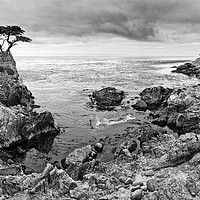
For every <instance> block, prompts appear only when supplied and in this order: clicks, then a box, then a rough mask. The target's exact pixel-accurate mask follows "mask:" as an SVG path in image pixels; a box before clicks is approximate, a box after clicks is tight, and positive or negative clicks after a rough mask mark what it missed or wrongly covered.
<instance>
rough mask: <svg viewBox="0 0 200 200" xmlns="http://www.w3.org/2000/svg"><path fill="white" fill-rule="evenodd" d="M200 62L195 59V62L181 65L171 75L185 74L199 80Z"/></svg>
mask: <svg viewBox="0 0 200 200" xmlns="http://www.w3.org/2000/svg"><path fill="white" fill-rule="evenodd" d="M199 64H200V62H199V58H197V59H196V60H195V61H193V62H187V63H185V64H183V65H180V66H178V67H176V69H175V70H173V71H172V72H173V73H181V74H185V75H188V76H194V77H197V78H199V77H200V66H199Z"/></svg>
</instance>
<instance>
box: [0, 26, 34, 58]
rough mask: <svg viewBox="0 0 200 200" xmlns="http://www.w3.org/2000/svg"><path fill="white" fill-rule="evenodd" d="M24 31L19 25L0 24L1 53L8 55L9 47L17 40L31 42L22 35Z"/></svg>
mask: <svg viewBox="0 0 200 200" xmlns="http://www.w3.org/2000/svg"><path fill="white" fill-rule="evenodd" d="M24 33H25V31H24V30H23V29H21V28H20V27H19V26H0V50H1V52H2V54H3V55H8V52H9V51H10V49H11V48H12V47H13V46H14V45H16V44H17V43H18V42H31V41H32V40H31V39H30V38H28V37H26V36H24Z"/></svg>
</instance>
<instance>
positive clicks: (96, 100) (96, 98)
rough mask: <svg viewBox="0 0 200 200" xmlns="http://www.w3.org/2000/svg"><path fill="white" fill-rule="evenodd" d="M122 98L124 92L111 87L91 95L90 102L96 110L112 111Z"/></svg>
mask: <svg viewBox="0 0 200 200" xmlns="http://www.w3.org/2000/svg"><path fill="white" fill-rule="evenodd" d="M123 98H124V91H122V90H117V89H115V88H113V87H107V88H103V89H101V90H99V91H94V92H93V93H92V97H91V102H92V104H93V105H95V106H96V108H97V109H98V110H113V109H114V108H115V106H119V105H120V104H121V102H122V100H123Z"/></svg>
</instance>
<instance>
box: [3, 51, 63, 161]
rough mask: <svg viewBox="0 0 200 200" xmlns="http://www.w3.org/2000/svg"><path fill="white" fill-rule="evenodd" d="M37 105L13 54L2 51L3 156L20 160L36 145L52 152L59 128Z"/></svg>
mask: <svg viewBox="0 0 200 200" xmlns="http://www.w3.org/2000/svg"><path fill="white" fill-rule="evenodd" d="M34 107H36V105H35V103H34V97H33V95H32V93H31V92H30V91H29V90H28V89H27V87H26V86H25V85H24V84H23V83H22V81H21V80H20V78H19V74H18V72H17V68H16V63H15V61H14V59H13V57H12V55H11V53H10V52H9V54H8V55H7V56H6V55H2V54H0V155H1V159H8V158H12V159H17V158H18V156H19V155H20V154H24V153H25V152H26V150H27V149H30V148H32V147H34V148H36V149H38V150H39V151H42V152H48V151H50V149H51V145H52V142H53V139H54V138H55V136H56V135H57V134H58V133H59V130H58V128H56V127H55V125H54V120H53V117H52V115H51V113H49V112H43V113H36V112H34V111H33V108H34Z"/></svg>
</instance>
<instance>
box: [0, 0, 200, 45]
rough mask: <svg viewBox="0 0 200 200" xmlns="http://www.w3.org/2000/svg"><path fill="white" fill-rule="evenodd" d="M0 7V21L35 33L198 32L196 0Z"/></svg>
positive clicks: (66, 1) (149, 35)
mask: <svg viewBox="0 0 200 200" xmlns="http://www.w3.org/2000/svg"><path fill="white" fill-rule="evenodd" d="M0 7H1V13H0V18H1V23H2V24H17V25H20V26H22V27H23V28H24V29H25V30H27V31H28V32H29V33H31V34H32V35H34V36H35V37H36V36H37V37H61V38H62V37H69V36H78V37H79V36H104V37H106V36H120V37H124V38H128V39H133V40H139V41H149V40H162V39H163V37H164V34H163V33H165V31H167V32H168V33H169V32H170V31H174V32H176V31H177V34H184V33H188V32H192V31H193V32H197V33H198V32H200V28H199V27H198V25H199V23H200V13H199V9H200V3H199V2H198V1H197V0H190V1H189V0H168V1H166V0H42V1H41V0H32V1H27V0H17V1H16V0H0ZM170 28H171V29H172V30H170Z"/></svg>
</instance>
